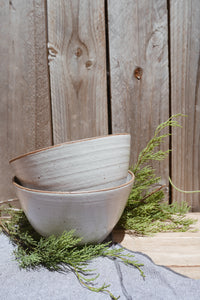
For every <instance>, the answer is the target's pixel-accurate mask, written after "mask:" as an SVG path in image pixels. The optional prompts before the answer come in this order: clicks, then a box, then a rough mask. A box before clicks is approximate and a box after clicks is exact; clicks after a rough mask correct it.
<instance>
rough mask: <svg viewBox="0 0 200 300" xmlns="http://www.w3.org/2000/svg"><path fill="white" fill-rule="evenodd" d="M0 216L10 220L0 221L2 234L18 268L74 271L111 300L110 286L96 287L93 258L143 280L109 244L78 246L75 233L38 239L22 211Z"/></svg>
mask: <svg viewBox="0 0 200 300" xmlns="http://www.w3.org/2000/svg"><path fill="white" fill-rule="evenodd" d="M0 212H1V215H5V214H7V215H8V216H9V217H10V218H9V219H8V217H6V218H5V219H4V217H3V216H1V218H0V227H1V228H2V231H3V232H4V233H5V234H6V235H8V236H9V238H10V239H11V241H12V242H13V243H14V244H15V245H17V247H16V249H15V250H14V254H15V257H16V259H17V260H18V262H19V265H20V267H21V268H37V267H39V266H43V267H45V268H47V269H48V270H51V271H62V272H66V271H70V270H71V271H73V272H74V274H75V275H76V277H77V278H78V280H79V282H80V283H81V284H82V285H83V286H85V287H87V288H88V289H89V290H91V291H93V292H104V293H107V294H108V295H109V296H110V298H111V299H114V300H116V299H118V298H119V297H115V296H114V295H113V294H112V293H111V291H110V290H109V286H110V285H109V284H106V283H104V284H103V285H101V286H100V287H97V284H95V280H96V279H97V278H98V277H99V274H96V273H95V270H91V269H89V267H88V266H89V262H90V261H91V260H92V259H93V258H96V257H99V256H103V257H108V258H110V259H118V260H120V261H122V262H123V263H125V264H127V265H132V266H134V267H136V268H137V269H138V270H139V271H140V274H141V275H142V276H143V277H144V273H143V271H142V270H141V266H142V264H139V263H138V262H137V261H135V260H134V259H133V258H134V256H133V255H131V254H124V253H123V249H122V248H119V249H114V248H111V247H110V244H109V243H104V244H103V243H102V244H97V245H83V246H79V245H78V243H79V242H80V241H81V238H77V237H75V235H74V231H69V232H64V233H63V234H62V235H61V236H59V237H56V236H54V235H51V236H50V237H47V238H44V237H41V236H40V235H39V234H38V233H37V232H36V231H35V230H34V229H33V228H32V226H31V225H30V223H29V222H28V220H27V218H26V216H25V214H24V213H23V211H22V210H14V209H12V208H10V209H8V208H7V209H6V208H0Z"/></svg>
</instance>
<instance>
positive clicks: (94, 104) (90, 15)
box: [47, 0, 108, 143]
mask: <svg viewBox="0 0 200 300" xmlns="http://www.w3.org/2000/svg"><path fill="white" fill-rule="evenodd" d="M47 3H48V42H49V44H48V45H49V65H50V78H51V98H52V116H53V136H54V142H55V143H60V142H65V141H67V140H76V139H79V138H86V137H91V136H97V135H102V134H107V132H108V128H107V127H108V125H107V123H108V120H107V87H106V54H105V16H104V1H101V0H98V1H92V0H84V1H80V0H75V1H74V0H73V1H70V0H67V1H64V0H58V1H51V0H48V1H47Z"/></svg>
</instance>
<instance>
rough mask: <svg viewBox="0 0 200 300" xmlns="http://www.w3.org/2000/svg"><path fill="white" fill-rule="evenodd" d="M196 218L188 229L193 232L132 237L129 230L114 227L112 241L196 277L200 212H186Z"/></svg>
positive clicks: (199, 255)
mask: <svg viewBox="0 0 200 300" xmlns="http://www.w3.org/2000/svg"><path fill="white" fill-rule="evenodd" d="M187 217H190V218H194V219H197V220H198V221H197V223H196V224H194V225H192V226H191V228H193V229H197V231H196V232H189V231H188V232H162V233H157V234H155V235H153V236H136V235H135V234H134V232H133V231H130V230H129V231H123V230H114V231H113V233H112V237H113V241H115V242H118V243H120V244H121V245H122V246H124V247H125V248H127V249H129V250H132V251H136V252H137V251H139V252H142V253H144V254H146V255H148V256H149V257H150V258H151V259H152V260H153V261H154V263H156V264H158V265H163V266H166V267H169V268H170V269H172V270H174V271H175V272H177V273H180V274H183V275H185V276H188V277H190V278H193V279H200V213H188V214H187Z"/></svg>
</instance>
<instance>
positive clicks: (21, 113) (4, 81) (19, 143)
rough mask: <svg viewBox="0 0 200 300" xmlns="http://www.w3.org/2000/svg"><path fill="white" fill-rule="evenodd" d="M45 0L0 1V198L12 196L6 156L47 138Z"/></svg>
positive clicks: (34, 146)
mask: <svg viewBox="0 0 200 300" xmlns="http://www.w3.org/2000/svg"><path fill="white" fill-rule="evenodd" d="M44 4H45V1H43V0H36V1H23V0H16V1H15V0H13V1H1V3H0V14H1V16H0V17H1V31H0V39H1V44H0V53H1V60H0V63H1V73H0V88H1V91H0V93H1V102H0V128H1V129H0V148H1V156H0V172H1V176H0V177H1V180H0V191H1V194H0V199H1V200H4V199H9V198H12V197H14V193H13V191H12V187H11V186H12V185H11V177H12V172H11V170H10V167H9V159H11V158H12V157H14V156H16V155H20V154H23V153H25V152H28V151H31V150H34V149H37V148H40V147H44V146H48V145H50V144H51V143H52V140H51V118H50V99H49V85H48V64H47V51H46V24H45V5H44Z"/></svg>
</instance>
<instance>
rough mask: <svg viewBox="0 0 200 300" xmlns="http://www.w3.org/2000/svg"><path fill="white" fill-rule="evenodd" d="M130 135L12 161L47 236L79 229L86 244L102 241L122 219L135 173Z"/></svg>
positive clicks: (21, 194) (24, 199)
mask: <svg viewBox="0 0 200 300" xmlns="http://www.w3.org/2000/svg"><path fill="white" fill-rule="evenodd" d="M129 157H130V135H129V134H116V135H107V136H102V137H95V138H88V139H83V140H78V141H72V142H66V143H63V144H59V145H55V146H51V147H48V148H44V149H40V150H36V151H33V152H29V153H26V154H24V155H21V156H19V157H16V158H14V159H12V160H11V161H10V164H11V165H12V167H13V169H14V172H15V175H16V176H15V177H14V179H13V184H14V187H15V189H16V193H17V196H18V198H19V200H20V203H21V206H22V209H23V210H24V212H25V214H26V216H27V218H28V220H29V222H30V223H31V225H32V226H33V227H34V229H35V230H36V231H37V232H38V233H40V234H41V235H43V236H49V235H51V234H54V235H60V234H62V232H63V231H65V230H66V231H69V230H72V229H73V230H75V235H76V236H78V237H82V243H98V242H101V241H103V240H104V239H105V238H106V237H107V236H108V235H109V233H110V232H111V231H112V229H113V228H114V226H115V225H116V224H117V222H118V220H119V218H120V217H121V215H122V213H123V210H124V208H125V206H126V202H127V200H128V196H129V194H130V191H131V188H132V185H133V181H134V175H133V173H132V172H130V171H128V167H129Z"/></svg>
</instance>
